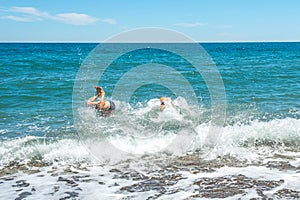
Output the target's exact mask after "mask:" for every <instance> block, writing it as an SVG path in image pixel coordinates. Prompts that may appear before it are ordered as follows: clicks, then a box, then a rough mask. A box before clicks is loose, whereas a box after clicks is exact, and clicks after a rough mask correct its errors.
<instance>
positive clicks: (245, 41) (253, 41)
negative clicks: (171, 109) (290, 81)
mask: <svg viewBox="0 0 300 200" xmlns="http://www.w3.org/2000/svg"><path fill="white" fill-rule="evenodd" d="M104 42H105V41H94V40H92V41H59V40H57V41H49V40H48V41H47V40H45V41H0V43H104ZM195 42H196V43H276V42H300V40H241V41H238V40H232V41H195ZM108 43H193V42H186V41H173V42H172V41H167V42H166V41H155V42H154V41H150V42H149V41H120V42H118V41H113V42H108Z"/></svg>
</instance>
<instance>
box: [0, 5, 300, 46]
mask: <svg viewBox="0 0 300 200" xmlns="http://www.w3.org/2000/svg"><path fill="white" fill-rule="evenodd" d="M299 10H300V1H299V0H193V1H192V0H186V1H183V0H181V1H179V0H152V1H143V0H139V1H138V0H127V1H126V0H123V1H122V0H106V1H100V0H86V1H82V0H81V1H79V0H77V1H76V0H51V1H50V0H48V1H46V0H43V1H41V0H26V1H25V0H24V1H20V0H9V1H8V0H0V33H1V34H0V41H97V42H98V41H103V40H105V39H107V38H109V37H111V36H112V35H115V34H118V33H120V32H123V31H126V30H130V29H134V28H139V27H161V28H167V29H173V30H176V31H179V32H181V33H184V34H186V35H188V36H190V37H191V38H193V39H194V40H197V41H204V42H210V41H300V12H299Z"/></svg>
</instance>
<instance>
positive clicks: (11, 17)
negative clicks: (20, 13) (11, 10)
mask: <svg viewBox="0 0 300 200" xmlns="http://www.w3.org/2000/svg"><path fill="white" fill-rule="evenodd" d="M0 19H10V20H13V21H17V22H32V21H34V20H33V19H30V18H26V17H17V16H13V15H7V16H2V17H0Z"/></svg>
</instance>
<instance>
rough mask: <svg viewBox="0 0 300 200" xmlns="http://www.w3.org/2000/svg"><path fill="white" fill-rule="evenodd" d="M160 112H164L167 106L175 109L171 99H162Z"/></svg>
mask: <svg viewBox="0 0 300 200" xmlns="http://www.w3.org/2000/svg"><path fill="white" fill-rule="evenodd" d="M159 100H160V107H159V109H160V111H163V110H164V109H165V108H166V106H168V105H171V106H172V107H173V108H175V105H174V104H173V102H172V99H171V98H170V97H160V99H159Z"/></svg>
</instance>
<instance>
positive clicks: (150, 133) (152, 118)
mask: <svg viewBox="0 0 300 200" xmlns="http://www.w3.org/2000/svg"><path fill="white" fill-rule="evenodd" d="M174 104H175V106H176V108H175V109H173V108H167V109H166V110H165V111H163V112H160V111H159V100H158V99H152V100H150V101H149V102H147V103H146V105H145V106H141V105H140V106H139V107H137V108H134V107H132V106H130V105H129V104H126V103H123V102H116V106H117V108H118V109H117V110H116V112H115V113H114V115H113V116H112V117H110V118H103V117H99V116H98V115H97V113H96V112H95V111H94V110H93V109H89V108H82V109H81V110H80V111H81V115H82V116H81V117H82V118H81V119H82V120H81V121H80V123H79V124H78V125H77V129H78V132H79V138H74V137H73V138H69V139H63V138H58V139H55V138H54V139H49V138H46V137H34V136H26V137H23V138H17V139H10V140H2V141H1V146H0V158H1V159H0V162H1V163H2V164H5V163H9V162H10V161H13V160H22V161H24V160H26V159H42V160H45V161H51V160H55V159H58V160H74V161H75V162H76V161H78V160H85V159H89V158H92V157H93V156H91V154H90V153H91V152H92V153H93V151H90V150H91V149H94V150H96V151H99V152H100V153H103V155H102V156H104V157H106V156H110V155H111V152H110V151H109V150H107V148H106V147H107V145H112V146H114V147H115V148H116V149H119V150H120V152H122V153H121V154H120V156H118V159H121V160H126V159H128V158H132V156H133V157H136V156H137V157H140V156H142V155H144V154H156V153H159V152H168V153H173V154H174V153H175V154H182V153H183V154H184V153H186V152H188V151H189V152H190V151H197V150H201V151H202V153H204V154H205V155H207V153H208V157H206V159H214V158H216V157H218V156H221V157H222V156H227V155H230V156H235V157H237V158H239V159H242V160H248V161H255V160H258V159H260V158H263V157H264V156H267V155H268V154H270V153H276V152H281V151H285V149H287V148H288V149H289V152H293V151H296V152H297V151H299V148H298V147H299V145H300V120H299V119H295V118H288V117H287V118H283V119H270V120H269V121H267V120H264V121H261V120H259V119H254V120H252V121H250V122H247V123H234V124H231V125H229V124H227V125H225V126H224V127H222V128H221V131H220V133H219V134H218V138H216V141H217V144H216V147H215V148H213V149H206V148H205V147H206V144H205V142H206V140H205V139H206V137H207V136H208V134H209V130H210V128H211V125H210V122H209V121H208V120H204V121H201V117H200V119H199V117H197V115H200V116H201V115H205V113H206V112H207V110H206V109H205V108H203V107H202V108H200V109H198V110H197V109H195V108H193V107H191V106H190V105H188V104H187V102H186V101H185V99H183V98H181V97H179V98H177V99H175V100H174ZM179 105H180V106H179ZM206 121H208V122H206ZM1 131H3V132H4V131H5V130H1ZM86 148H87V150H88V151H90V152H88V151H87V150H86ZM203 151H204V152H203ZM205 151H209V152H205ZM125 155H128V157H126V156H125ZM129 155H130V156H129ZM104 160H106V159H105V158H104ZM110 160H111V159H110ZM116 161H117V160H116Z"/></svg>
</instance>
